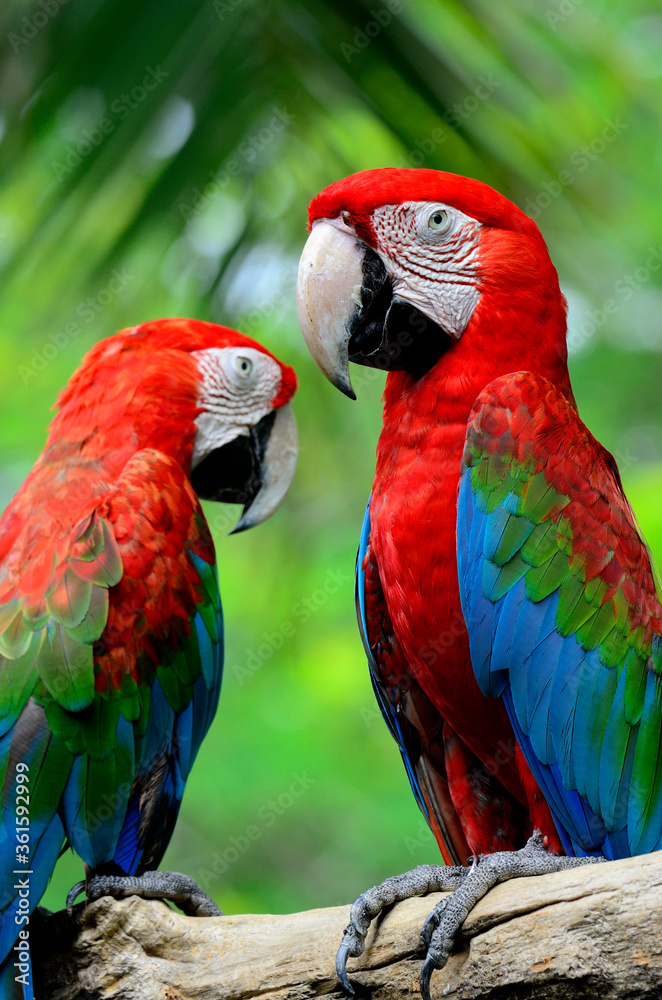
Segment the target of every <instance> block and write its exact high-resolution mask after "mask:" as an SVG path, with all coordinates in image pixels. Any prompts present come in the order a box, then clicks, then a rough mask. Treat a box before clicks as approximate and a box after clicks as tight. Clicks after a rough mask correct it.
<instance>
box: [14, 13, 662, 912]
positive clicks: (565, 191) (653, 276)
mask: <svg viewBox="0 0 662 1000" xmlns="http://www.w3.org/2000/svg"><path fill="white" fill-rule="evenodd" d="M0 38H1V39H2V57H1V61H0V108H1V109H2V110H1V114H0V133H1V134H2V141H0V164H1V170H0V330H1V341H0V406H1V407H2V424H1V427H0V501H1V502H2V505H3V506H4V504H5V503H6V502H7V500H8V499H9V497H10V496H11V495H12V493H13V492H14V491H15V490H16V488H17V487H18V485H19V484H20V482H21V481H22V479H23V477H24V476H25V475H26V473H27V472H28V470H29V468H30V466H31V464H32V462H33V461H34V459H35V458H36V456H37V454H38V452H39V450H40V448H41V447H42V443H43V440H44V434H45V430H46V426H47V424H48V420H49V408H50V406H51V404H52V402H53V400H54V397H55V394H56V392H57V390H58V389H59V388H60V387H61V386H62V385H63V383H64V382H65V381H66V379H67V378H68V376H69V375H70V374H71V372H72V371H73V370H74V368H75V367H76V366H77V364H78V363H79V361H80V358H81V357H82V355H83V353H84V351H85V350H86V349H87V348H88V347H89V346H90V345H91V344H92V343H93V342H94V341H95V340H97V339H98V338H101V337H105V336H107V335H108V334H110V333H112V332H113V331H115V330H116V329H118V328H120V327H124V326H132V325H134V324H136V323H139V322H141V321H143V320H147V319H152V318H155V317H158V316H169V315H186V316H194V317H199V318H202V319H211V320H215V321H218V322H222V323H227V324H229V325H236V326H237V327H239V328H240V329H242V330H244V331H245V332H247V333H250V334H251V335H253V336H255V337H257V338H258V339H260V340H263V341H264V342H265V343H266V344H267V345H268V346H269V347H270V348H271V349H273V350H274V351H275V352H276V353H278V354H279V355H280V356H281V357H282V358H283V359H284V360H285V361H287V362H289V363H290V364H293V365H294V366H295V367H296V369H297V371H298V373H299V376H300V383H301V388H300V391H299V394H298V396H297V398H296V400H295V405H296V411H297V415H298V420H299V427H300V435H301V453H300V462H299V468H298V472H297V475H296V479H295V482H294V485H293V488H292V492H291V495H290V497H289V499H288V500H287V502H286V504H285V505H284V507H283V508H282V509H281V510H280V511H279V512H278V514H277V515H276V516H275V517H274V518H273V519H272V520H271V521H270V522H268V523H267V524H265V525H263V526H261V527H260V528H258V529H257V530H255V531H252V532H249V533H248V534H245V535H240V536H238V537H232V538H228V537H226V534H227V531H228V530H229V528H230V527H231V526H232V525H233V523H234V520H235V518H236V516H237V511H236V509H232V508H221V507H218V506H209V508H208V516H209V519H210V522H211V524H212V526H213V528H214V533H215V537H216V542H217V548H218V560H219V566H220V577H221V589H222V594H223V601H224V608H225V613H226V619H227V635H228V639H227V652H226V680H225V684H224V689H223V693H222V696H221V703H220V708H219V712H218V715H217V717H216V721H215V722H214V725H213V727H212V730H211V732H210V734H209V736H208V737H207V740H206V742H205V744H204V745H203V748H202V751H201V753H200V755H199V758H198V761H197V764H196V767H195V768H194V771H193V775H192V778H191V780H190V782H189V787H188V790H187V793H186V797H185V799H184V804H183V808H182V812H181V818H180V821H179V825H178V827H177V830H176V833H175V836H174V839H173V842H172V844H171V847H170V849H169V851H168V854H167V855H166V859H165V862H164V864H165V866H167V867H170V868H173V869H175V870H181V871H185V872H188V873H190V874H192V875H194V876H195V877H197V878H198V879H199V881H200V882H201V884H202V885H203V886H204V887H205V888H207V889H208V891H209V892H211V893H212V895H214V896H215V898H216V899H217V900H218V901H219V903H220V904H221V905H222V906H223V907H224V908H225V909H226V910H227V911H229V912H235V911H240V910H252V911H277V912H280V911H287V910H293V909H299V908H307V907H313V906H324V905H330V904H335V903H345V902H347V901H348V900H350V899H352V898H354V897H355V896H356V895H357V894H358V893H359V892H360V891H362V890H363V889H364V888H366V887H367V886H368V885H371V884H373V883H374V882H375V881H377V880H380V879H382V878H384V877H386V876H387V875H389V874H393V873H396V872H399V871H401V870H404V869H406V868H409V867H412V866H414V865H416V864H421V863H425V862H429V861H434V860H436V859H437V858H438V855H437V851H436V848H435V846H434V843H433V840H432V837H431V836H430V834H429V833H428V832H427V831H426V829H425V827H424V824H423V822H422V818H421V816H420V814H419V813H418V811H417V809H416V807H415V805H414V801H413V798H412V796H411V794H410V791H409V787H408V784H407V781H406V778H405V774H404V770H403V768H402V765H401V763H400V760H399V755H398V753H397V750H396V747H395V745H394V744H393V743H392V741H391V740H390V737H389V736H388V735H387V732H386V729H385V727H384V725H383V724H382V722H381V720H380V718H379V715H378V712H377V710H376V708H375V706H374V704H373V698H372V694H371V691H370V684H369V681H368V675H367V670H366V666H365V663H364V657H363V652H362V649H361V646H360V642H359V639H358V635H357V632H356V628H355V622H354V611H353V594H352V590H353V583H352V573H353V562H354V554H355V548H356V542H357V537H358V532H359V528H360V524H361V517H362V512H363V507H364V504H365V501H366V499H367V496H368V493H369V490H370V481H371V475H372V470H373V461H374V457H373V456H374V446H375V441H376V437H377V433H378V429H379V425H380V406H379V397H380V392H381V384H380V382H381V379H382V376H380V375H378V374H376V373H374V372H369V371H367V370H361V371H357V372H356V373H355V385H356V386H357V388H358V395H359V399H358V402H357V403H354V404H350V403H349V402H348V401H347V400H346V399H345V398H344V397H342V396H341V395H340V394H339V393H337V392H336V391H335V390H333V389H332V388H331V386H330V385H328V384H327V383H326V382H325V381H324V380H323V379H322V377H321V375H320V374H319V372H318V371H317V369H316V368H315V367H314V365H313V364H312V362H311V361H310V359H309V357H308V355H307V353H306V351H305V348H304V346H303V343H302V341H301V338H300V334H299V331H298V325H297V321H296V312H295V307H294V281H295V273H296V263H297V260H298V255H299V253H300V250H301V246H302V244H303V241H304V239H305V225H306V205H307V202H308V201H309V199H310V198H311V197H312V196H313V195H314V194H315V193H316V192H317V191H318V190H320V189H321V188H322V187H324V186H325V185H326V184H328V183H330V182H331V181H333V180H336V179H337V178H339V177H341V176H344V175H345V174H348V173H350V172H352V171H355V170H359V169H363V168H366V167H374V166H387V165H399V166H429V167H438V168H442V169H445V170H452V171H455V172H458V173H464V174H469V175H471V176H474V177H478V178H480V179H482V180H484V181H487V182H488V183H491V184H493V185H494V186H495V187H497V188H499V190H501V191H502V192H503V193H504V194H506V195H508V196H509V197H511V198H513V199H514V200H515V201H516V202H517V203H518V204H520V205H521V206H522V207H523V208H524V209H525V210H526V211H528V212H529V213H530V214H532V215H534V217H536V218H537V220H538V223H539V225H540V226H541V228H542V230H543V233H544V235H545V237H546V239H547V241H548V243H549V245H550V249H551V252H552V256H553V259H554V260H555V262H556V264H557V266H558V268H559V272H560V275H561V283H562V287H563V289H564V291H565V292H566V294H567V296H568V299H569V302H570V346H571V352H572V356H571V367H572V374H573V379H574V385H575V391H576V395H577V398H578V400H579V404H580V409H581V412H582V415H583V417H584V419H585V420H586V421H587V423H588V424H589V426H590V427H591V429H592V430H593V432H594V433H595V434H596V435H597V436H598V437H599V438H600V439H601V440H602V441H603V443H604V444H605V445H606V446H607V447H608V448H610V450H612V451H613V452H614V453H615V455H616V456H617V459H618V461H619V464H620V466H621V470H622V473H623V478H624V481H625V484H626V488H627V490H628V492H629V495H630V497H631V499H632V501H633V504H634V507H635V509H636V511H637V513H638V515H639V518H640V520H641V522H642V525H643V527H644V530H645V532H646V534H647V536H648V538H649V541H650V543H651V545H652V548H653V551H654V552H656V553H657V554H658V556H660V557H662V509H661V506H660V499H659V498H660V495H662V393H661V392H660V387H661V384H662V309H661V308H660V305H661V301H662V201H661V199H660V176H661V175H662V148H661V146H660V141H659V136H660V130H661V125H662V101H661V94H660V78H661V75H662V12H661V8H660V4H659V3H657V2H655V3H647V2H638V0H632V2H628V3H627V4H626V3H623V2H622V0H620V2H619V0H583V2H582V0H540V2H538V0H504V2H501V3H494V2H493V0H467V2H464V3H459V2H453V0H373V2H369V0H368V2H365V3H362V2H349V0H348V2H337V3H332V2H325V0H300V2H296V0H280V2H278V3H270V2H264V0H259V2H258V0H187V2H186V3H182V2H181V0H138V2H132V3H130V2H128V0H68V2H67V3H64V4H63V3H61V2H59V0H38V2H37V3H34V4H26V3H20V2H11V0H8V2H6V3H5V5H4V6H3V8H2V12H1V13H0ZM79 875H80V865H79V863H78V862H77V861H76V860H75V859H73V858H72V857H71V856H70V855H68V856H65V858H63V859H62V861H61V862H60V864H59V866H58V870H57V872H56V875H55V877H54V879H53V882H52V883H51V886H50V888H49V890H48V893H47V897H46V899H45V902H46V904H47V905H49V906H50V907H52V908H59V907H61V906H62V904H63V898H64V892H65V891H66V890H67V889H68V888H69V886H70V885H71V884H72V882H73V881H74V880H75V879H77V878H78V877H79Z"/></svg>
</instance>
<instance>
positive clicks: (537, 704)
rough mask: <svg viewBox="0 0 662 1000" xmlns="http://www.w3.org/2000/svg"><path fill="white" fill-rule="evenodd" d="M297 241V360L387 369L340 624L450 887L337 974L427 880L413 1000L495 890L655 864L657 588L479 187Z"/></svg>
mask: <svg viewBox="0 0 662 1000" xmlns="http://www.w3.org/2000/svg"><path fill="white" fill-rule="evenodd" d="M309 222H310V236H309V238H308V241H307V243H306V246H305V248H304V250H303V253H302V256H301V262H300V267H299V277H298V287H297V302H298V310H299V321H300V324H301V329H302V332H303V336H304V338H305V341H306V343H307V345H308V348H309V350H310V352H311V354H312V356H313V358H314V359H315V361H316V362H317V364H318V366H319V367H320V369H321V370H322V372H323V373H324V374H325V375H326V377H327V378H328V379H329V380H330V381H331V382H332V383H333V384H334V385H335V386H337V387H338V388H339V389H341V390H342V391H343V392H344V393H346V395H348V396H350V397H354V393H353V390H352V386H351V380H350V372H349V362H350V361H353V362H355V363H358V364H363V365H375V364H376V365H377V366H378V367H381V368H383V369H384V370H385V371H387V372H388V374H387V377H386V385H385V389H384V396H383V404H384V406H383V426H382V431H381V434H380V437H379V442H378V445H377V465H376V470H375V476H374V481H373V490H372V495H371V497H370V500H369V503H368V508H367V510H366V514H365V518H364V522H363V529H362V531H361V535H360V541H359V550H358V557H357V563H356V607H357V615H358V620H359V630H360V633H361V637H362V639H363V644H364V648H365V652H366V655H367V659H368V665H369V669H370V677H371V681H372V686H373V689H374V692H375V695H376V698H377V701H378V704H379V707H380V709H381V712H382V715H383V717H384V719H385V721H386V724H387V726H388V728H389V730H390V732H391V735H392V736H393V737H394V739H395V740H396V742H397V744H398V746H399V749H400V752H401V755H402V758H403V762H404V765H405V769H406V773H407V776H408V778H409V781H410V784H411V787H412V790H413V793H414V795H415V798H416V801H417V803H418V805H419V807H420V809H421V811H422V812H423V815H424V816H425V819H426V820H427V822H428V824H429V826H430V828H431V830H432V832H433V834H434V836H435V838H436V840H437V843H438V846H439V849H440V851H441V854H442V857H443V860H444V863H445V865H447V866H448V867H446V868H444V867H441V866H440V867H439V868H438V869H436V868H435V866H427V868H424V869H416V870H415V871H414V872H409V873H407V874H406V875H404V876H397V877H396V878H395V879H388V880H387V881H386V882H384V883H383V884H382V885H381V886H377V887H375V888H373V889H370V890H369V891H368V892H367V893H364V894H363V896H360V897H359V899H358V900H357V901H356V903H355V904H354V906H353V908H352V917H351V923H350V925H349V927H348V928H347V930H346V931H345V935H344V937H343V941H342V944H341V946H340V950H339V952H338V959H337V972H338V977H339V979H340V981H341V983H342V984H343V986H344V987H345V989H347V990H348V991H350V990H351V986H350V984H349V980H348V978H347V973H346V965H347V961H348V958H349V957H355V956H357V955H359V954H360V953H361V951H362V950H363V947H364V940H365V935H366V933H367V930H368V927H369V924H370V920H371V919H372V918H373V917H374V916H376V915H377V914H378V913H379V912H380V910H381V909H382V908H383V907H384V906H386V905H389V904H390V903H392V902H394V901H396V900H399V899H403V898H406V897H407V896H410V895H414V894H418V893H421V892H427V891H430V890H431V889H433V888H440V887H443V879H444V873H445V874H446V875H447V876H448V877H449V879H450V883H449V884H448V885H447V886H446V887H447V888H450V889H454V890H455V891H454V895H453V896H452V897H451V898H450V899H449V900H444V901H443V903H442V904H441V906H440V908H439V909H438V910H437V911H436V912H434V913H433V914H431V916H430V918H429V920H428V922H427V923H426V927H425V929H424V941H425V944H426V948H427V952H428V955H427V958H426V960H425V963H424V966H423V971H422V974H421V991H422V994H423V996H424V998H426V1000H427V998H428V997H429V984H430V977H431V975H432V972H433V970H434V969H437V968H440V967H442V966H443V964H444V963H445V962H446V959H447V956H448V952H449V950H450V947H451V945H452V942H453V939H454V937H455V935H456V933H457V931H458V930H459V929H460V927H461V926H462V923H463V921H464V919H465V917H466V915H467V913H468V912H469V911H470V909H471V907H472V906H473V905H474V903H475V902H476V901H477V900H478V899H480V898H481V896H482V895H484V894H485V893H486V892H487V891H488V889H489V888H490V887H491V886H493V885H495V884H496V883H497V882H500V881H504V880H505V879H507V878H513V877H518V876H522V875H530V874H543V873H545V872H549V871H555V870H558V869H562V868H566V867H572V866H574V865H577V864H588V863H592V862H595V861H596V860H612V859H616V858H625V857H630V856H634V855H638V854H645V853H648V852H651V851H655V850H658V849H660V848H662V752H661V750H662V697H661V687H662V683H661V681H662V605H661V604H660V594H661V592H662V586H661V584H660V578H659V576H658V573H657V570H656V568H655V566H654V564H653V561H652V557H651V554H650V551H649V549H648V547H647V545H646V542H645V540H644V539H643V537H642V535H641V532H640V530H639V528H638V525H637V522H636V519H635V516H634V513H633V511H632V509H631V507H630V505H629V503H628V500H627V498H626V497H625V494H624V492H623V487H622V484H621V480H620V477H619V473H618V469H617V466H616V462H615V461H614V458H613V457H612V456H611V455H610V454H609V453H608V452H607V451H606V450H605V449H604V448H603V447H602V446H601V445H600V444H599V442H598V441H596V440H595V438H594V437H593V436H592V435H591V433H590V432H589V431H588V429H587V428H586V427H585V425H584V424H583V423H582V421H581V419H580V417H579V415H578V412H577V405H576V402H575V398H574V395H573V391H572V387H571V384H570V378H569V374H568V367H567V349H566V330H567V323H566V301H565V298H564V296H563V295H562V293H561V291H560V288H559V282H558V275H557V273H556V270H555V268H554V266H553V264H552V262H551V260H550V257H549V253H548V251H547V247H546V245H545V242H544V240H543V237H542V235H541V233H540V230H539V229H538V227H537V225H536V224H535V222H534V221H533V220H532V219H530V218H529V217H528V216H526V215H525V214H524V213H523V212H522V211H521V210H520V209H519V208H517V206H516V205H514V204H513V203H512V202H510V201H508V200H507V199H506V198H504V197H503V196H502V195H500V194H499V193H498V192H496V191H494V190H493V189H492V188H489V187H488V186H487V185H485V184H482V183H480V182H479V181H475V180H471V179H469V178H466V177H460V176H457V175H454V174H449V173H444V172H441V171H435V170H417V169H382V170H367V171H363V172H361V173H358V174H354V175H352V176H350V177H347V178H345V179H344V180H341V181H338V182H337V183H335V184H332V185H331V186H330V187H328V188H326V189H325V190H324V191H322V193H321V194H319V195H318V196H317V197H316V198H315V199H313V201H312V203H311V205H310V207H309ZM375 258H377V259H375ZM472 857H473V858H474V859H475V858H478V859H479V860H478V862H477V863H476V862H474V864H472V867H471V870H469V869H468V868H464V869H463V868H461V867H458V866H461V865H462V864H463V863H464V859H466V858H469V859H470V860H469V862H468V863H470V862H471V858H472ZM460 872H464V874H460Z"/></svg>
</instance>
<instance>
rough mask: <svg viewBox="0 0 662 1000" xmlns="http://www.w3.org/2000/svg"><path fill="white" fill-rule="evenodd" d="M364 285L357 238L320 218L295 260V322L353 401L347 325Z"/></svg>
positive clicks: (320, 365) (323, 366)
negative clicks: (297, 321) (296, 261)
mask: <svg viewBox="0 0 662 1000" xmlns="http://www.w3.org/2000/svg"><path fill="white" fill-rule="evenodd" d="M362 284H363V249H362V246H361V244H360V243H359V241H358V240H357V239H356V237H355V236H352V234H351V233H344V232H341V230H340V229H337V228H336V226H334V225H333V224H332V223H331V222H328V221H327V220H326V219H318V220H317V221H316V222H314V223H313V228H312V232H311V234H310V236H309V237H308V241H307V242H306V245H305V247H304V248H303V253H302V254H301V260H300V262H299V273H298V277H297V311H298V313H299V324H300V326H301V332H302V333H303V337H304V340H305V341H306V344H307V345H308V350H309V351H310V353H311V354H312V356H313V360H314V361H315V363H316V364H317V366H318V368H320V369H321V370H322V372H323V373H324V374H325V375H326V377H327V378H328V380H329V381H330V382H331V383H333V385H335V387H336V388H337V389H340V391H341V392H344V393H345V395H346V396H349V398H350V399H356V395H355V393H354V390H353V389H352V383H351V382H350V378H349V349H348V345H349V340H350V337H351V326H350V324H351V319H352V317H353V316H354V314H355V313H356V311H357V307H358V306H360V304H361V286H362Z"/></svg>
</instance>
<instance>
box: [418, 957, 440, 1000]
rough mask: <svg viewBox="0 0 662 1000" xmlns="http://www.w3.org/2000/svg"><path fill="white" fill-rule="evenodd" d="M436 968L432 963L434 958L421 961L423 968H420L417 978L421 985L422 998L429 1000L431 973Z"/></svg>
mask: <svg viewBox="0 0 662 1000" xmlns="http://www.w3.org/2000/svg"><path fill="white" fill-rule="evenodd" d="M436 968H437V966H436V965H435V963H434V959H432V958H430V957H429V956H428V958H426V959H425V961H424V962H423V968H422V969H421V978H420V980H419V982H420V986H421V997H422V1000H431V997H430V982H431V980H432V973H433V972H434V970H435V969H436Z"/></svg>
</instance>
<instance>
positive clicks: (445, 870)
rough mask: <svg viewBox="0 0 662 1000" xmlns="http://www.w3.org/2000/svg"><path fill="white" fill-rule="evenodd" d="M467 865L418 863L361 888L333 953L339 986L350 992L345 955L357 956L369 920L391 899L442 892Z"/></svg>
mask: <svg viewBox="0 0 662 1000" xmlns="http://www.w3.org/2000/svg"><path fill="white" fill-rule="evenodd" d="M467 875H468V869H467V868H463V867H461V866H460V865H457V866H450V865H449V866H445V865H420V866H419V867H418V868H414V869H413V870H412V871H410V872H405V873H404V875H395V876H393V877H392V878H387V879H386V881H385V882H382V883H381V885H375V886H373V888H372V889H368V890H367V892H364V893H363V894H362V895H361V896H359V898H358V899H357V900H356V902H355V903H354V904H353V905H352V909H351V911H350V915H349V924H348V925H347V927H346V928H345V933H344V934H343V939H342V942H341V944H340V948H339V949H338V954H337V955H336V973H337V975H338V979H339V980H340V982H341V984H342V986H343V988H344V989H345V991H346V992H347V993H349V994H350V996H351V995H352V994H353V993H354V988H353V987H352V985H351V983H350V981H349V979H348V978H347V959H348V958H349V957H350V956H351V957H352V958H358V956H359V955H361V954H362V952H363V948H364V945H365V938H366V934H367V933H368V928H369V927H370V922H371V921H372V920H373V919H374V917H376V916H377V914H378V913H381V911H382V910H383V909H385V907H387V906H391V904H392V903H399V902H400V901H401V900H403V899H410V898H411V897H412V896H419V895H421V893H425V892H444V891H447V890H449V889H457V887H458V886H459V885H460V884H461V883H462V882H463V881H464V880H465V879H466V877H467Z"/></svg>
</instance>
